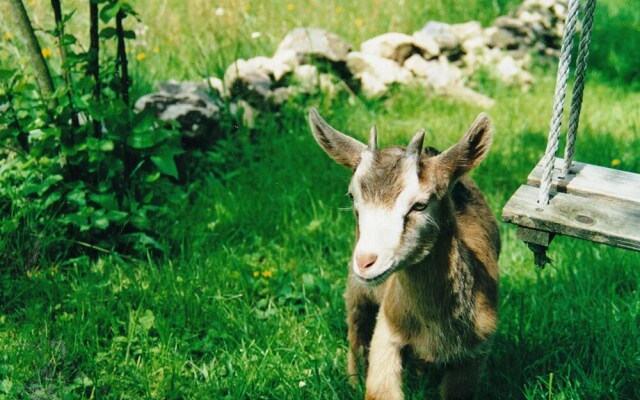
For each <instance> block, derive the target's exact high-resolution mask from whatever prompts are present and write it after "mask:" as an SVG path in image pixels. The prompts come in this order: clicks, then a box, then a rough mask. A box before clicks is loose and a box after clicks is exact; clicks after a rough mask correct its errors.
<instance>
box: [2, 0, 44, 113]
mask: <svg viewBox="0 0 640 400" xmlns="http://www.w3.org/2000/svg"><path fill="white" fill-rule="evenodd" d="M9 10H10V12H11V16H12V19H13V20H14V21H15V23H16V26H17V28H18V32H19V35H20V38H21V39H22V41H23V42H24V45H25V48H26V51H27V57H28V58H29V62H30V63H31V65H32V66H33V70H34V72H35V75H36V79H37V81H38V86H39V87H40V92H41V93H42V96H43V97H45V98H49V97H51V95H53V92H54V91H55V88H54V86H53V80H52V79H51V74H50V73H49V68H48V67H47V63H46V62H45V60H44V57H43V56H42V49H41V48H40V43H38V39H37V38H36V35H35V33H34V31H33V27H32V26H31V22H30V21H29V15H28V14H27V10H26V9H25V8H24V4H22V0H9ZM50 104H55V103H50Z"/></svg>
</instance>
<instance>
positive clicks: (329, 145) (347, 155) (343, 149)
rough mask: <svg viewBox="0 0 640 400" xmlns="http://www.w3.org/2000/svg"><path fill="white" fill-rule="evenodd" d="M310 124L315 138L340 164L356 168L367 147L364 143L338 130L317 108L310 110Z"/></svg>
mask: <svg viewBox="0 0 640 400" xmlns="http://www.w3.org/2000/svg"><path fill="white" fill-rule="evenodd" d="M309 125H311V132H313V138H314V139H315V140H316V142H318V144H319V145H320V147H322V149H323V150H324V151H325V152H326V153H327V154H328V155H329V156H330V157H331V158H333V159H334V160H335V161H336V162H337V163H339V164H342V165H345V166H347V167H349V168H351V169H355V167H356V166H357V165H358V162H359V160H360V154H361V153H362V152H363V151H364V150H365V149H366V148H367V146H366V145H365V144H364V143H361V142H359V141H358V140H356V139H354V138H352V137H350V136H347V135H345V134H344V133H341V132H338V131H337V130H336V129H334V128H333V127H331V125H329V124H328V123H327V122H326V121H325V120H324V119H322V117H321V116H320V114H318V111H317V110H316V109H315V108H312V109H311V110H310V111H309ZM372 136H375V133H373V132H372Z"/></svg>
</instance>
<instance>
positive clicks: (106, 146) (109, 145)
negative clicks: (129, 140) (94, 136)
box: [100, 140, 115, 151]
mask: <svg viewBox="0 0 640 400" xmlns="http://www.w3.org/2000/svg"><path fill="white" fill-rule="evenodd" d="M114 147H115V145H114V144H113V141H112V140H103V141H102V143H101V144H100V150H102V151H113V149H114Z"/></svg>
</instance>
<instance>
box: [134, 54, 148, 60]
mask: <svg viewBox="0 0 640 400" xmlns="http://www.w3.org/2000/svg"><path fill="white" fill-rule="evenodd" d="M145 58H147V55H146V54H145V53H138V54H137V55H136V60H138V61H142V60H144V59H145Z"/></svg>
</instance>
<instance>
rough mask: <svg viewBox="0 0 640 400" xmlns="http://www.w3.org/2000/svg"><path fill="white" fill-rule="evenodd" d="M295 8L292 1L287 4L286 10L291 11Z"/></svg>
mask: <svg viewBox="0 0 640 400" xmlns="http://www.w3.org/2000/svg"><path fill="white" fill-rule="evenodd" d="M295 9H296V5H295V4H293V3H289V4H287V10H289V11H293V10H295Z"/></svg>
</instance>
